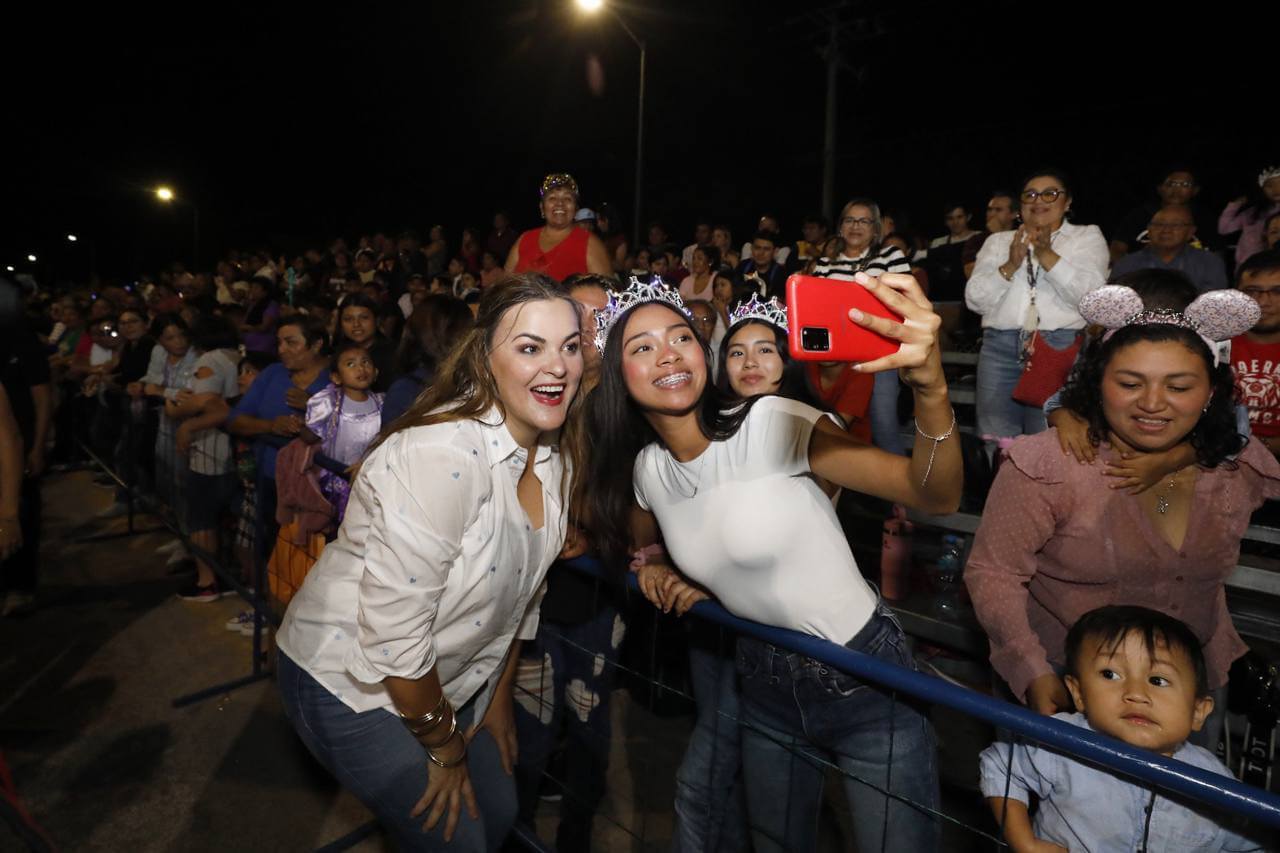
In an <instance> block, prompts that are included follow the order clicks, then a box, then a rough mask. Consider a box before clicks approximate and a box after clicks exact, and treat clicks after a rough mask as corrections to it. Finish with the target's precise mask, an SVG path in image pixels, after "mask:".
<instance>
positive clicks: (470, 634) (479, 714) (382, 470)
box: [278, 274, 582, 851]
mask: <svg viewBox="0 0 1280 853" xmlns="http://www.w3.org/2000/svg"><path fill="white" fill-rule="evenodd" d="M579 324H580V321H579V313H578V308H577V307H576V306H575V304H574V303H573V302H572V301H571V300H570V299H569V298H568V296H567V295H566V294H565V293H564V291H563V290H562V289H560V287H559V286H558V285H556V284H555V283H554V282H553V281H552V280H551V279H549V278H546V277H545V276H541V275H537V274H529V275H519V276H513V277H511V278H509V279H508V280H507V281H504V282H500V283H498V284H496V285H494V286H493V287H492V288H490V289H488V290H486V291H485V294H484V296H483V298H482V299H481V302H480V307H479V312H478V315H477V318H476V326H475V328H474V329H472V330H471V331H469V332H468V333H467V334H466V336H465V337H464V338H463V340H462V341H461V342H460V343H459V344H458V346H457V347H456V348H455V349H454V351H453V352H452V353H451V355H450V356H449V358H448V359H447V360H446V361H445V362H444V363H443V364H442V366H441V368H440V370H439V371H438V373H437V379H436V381H435V383H434V384H433V385H432V386H431V388H430V389H429V390H428V391H426V392H425V393H424V394H423V395H422V396H420V397H419V398H418V400H417V401H416V402H415V403H414V404H413V406H412V407H411V408H410V409H409V410H408V411H407V412H406V413H405V414H404V415H403V416H402V417H401V418H399V419H398V420H397V421H395V422H394V423H392V424H391V425H390V426H389V427H388V428H387V430H386V431H385V432H384V434H383V436H382V437H381V438H380V439H379V441H378V442H376V443H375V444H374V445H373V446H372V447H371V448H370V450H369V452H368V454H367V455H366V457H365V460H364V462H363V463H362V464H361V466H360V468H359V473H358V474H357V475H356V477H355V480H354V482H353V485H352V491H351V502H350V504H349V506H348V509H347V515H346V518H345V520H344V521H343V524H342V527H341V529H340V530H339V531H338V538H337V539H336V540H334V541H333V542H332V543H330V544H329V545H328V547H326V548H325V550H324V552H323V553H322V554H321V556H320V559H319V561H318V562H317V563H316V565H315V567H314V568H313V569H312V570H311V573H310V574H309V575H308V576H307V580H306V582H305V583H304V584H303V586H302V588H301V589H300V590H299V591H298V594H297V595H296V596H295V597H294V599H293V601H292V603H291V604H290V606H289V611H288V613H286V614H285V619H284V624H283V625H282V626H281V629H280V634H279V638H278V639H279V647H280V652H281V654H280V662H279V669H278V677H279V682H280V690H281V693H282V695H283V698H284V704H285V710H286V712H287V714H288V716H289V719H290V720H291V721H292V722H293V724H294V727H295V728H296V729H297V731H298V734H299V735H300V736H301V738H302V740H303V741H304V742H305V743H306V745H307V747H308V748H309V749H310V750H311V752H312V753H313V754H314V755H315V756H316V758H317V759H319V760H320V762H321V763H322V764H324V765H325V767H327V768H328V769H329V770H330V771H331V772H332V773H333V774H334V775H335V776H336V777H337V778H338V780H339V781H340V782H341V783H342V785H343V786H344V787H346V788H347V789H348V790H350V791H351V792H352V793H354V794H355V795H356V796H357V797H359V798H360V799H361V801H362V802H364V804H365V805H366V806H368V807H369V808H370V809H372V810H373V812H374V813H375V814H376V815H377V816H378V819H379V820H380V821H381V822H382V824H383V826H384V827H385V828H386V829H387V830H388V831H389V832H390V833H391V834H392V835H393V836H394V837H395V839H396V842H397V845H398V846H399V847H400V848H401V849H405V850H443V849H448V850H450V851H459V850H461V851H473V850H476V851H479V850H495V849H497V848H498V847H499V846H500V845H501V844H502V843H503V840H504V839H505V837H506V835H507V832H508V830H509V829H510V827H511V824H512V822H513V821H514V819H515V813H516V799H515V786H514V781H513V779H512V777H511V770H512V766H513V764H514V762H515V756H516V743H515V724H514V718H513V708H512V695H511V688H512V681H513V677H514V674H515V666H514V661H516V660H517V659H518V657H519V643H520V640H522V639H529V638H531V637H533V636H534V632H535V631H536V629H537V622H538V605H539V603H540V601H541V597H542V591H543V589H544V588H545V587H544V584H543V579H544V576H545V574H546V571H547V568H548V567H549V566H550V565H551V562H552V560H553V559H554V558H555V556H556V554H557V553H558V552H559V551H560V547H561V545H562V543H563V541H564V536H565V525H566V518H567V511H568V500H567V495H568V494H569V486H570V479H571V478H570V471H569V467H570V466H569V462H568V460H570V459H572V458H574V454H573V451H574V448H575V447H576V446H577V444H576V442H577V435H578V428H577V422H578V414H577V412H578V409H579V407H580V405H581V404H580V401H578V400H577V399H576V393H577V390H578V383H579V380H580V378H581V376H582V353H581V338H580V325H579Z"/></svg>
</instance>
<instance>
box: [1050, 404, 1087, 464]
mask: <svg viewBox="0 0 1280 853" xmlns="http://www.w3.org/2000/svg"><path fill="white" fill-rule="evenodd" d="M1048 421H1049V426H1051V427H1057V429H1058V444H1059V445H1061V446H1062V455H1063V456H1066V455H1067V454H1071V455H1072V456H1074V457H1075V458H1076V461H1077V462H1079V463H1080V464H1082V465H1089V464H1092V463H1093V460H1094V458H1095V457H1096V455H1097V451H1096V450H1095V449H1094V446H1093V442H1091V441H1090V440H1089V422H1088V421H1086V420H1085V419H1084V418H1082V417H1080V416H1079V415H1077V414H1076V413H1075V412H1073V411H1071V410H1070V409H1068V408H1065V407H1064V408H1060V409H1054V410H1053V411H1052V412H1050V413H1049V417H1048Z"/></svg>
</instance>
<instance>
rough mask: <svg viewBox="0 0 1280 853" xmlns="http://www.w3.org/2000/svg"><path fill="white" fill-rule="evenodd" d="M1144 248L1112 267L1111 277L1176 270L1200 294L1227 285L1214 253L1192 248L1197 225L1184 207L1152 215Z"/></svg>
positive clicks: (1224, 274) (1128, 255)
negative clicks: (1151, 270) (1139, 272)
mask: <svg viewBox="0 0 1280 853" xmlns="http://www.w3.org/2000/svg"><path fill="white" fill-rule="evenodd" d="M1147 234H1148V239H1147V245H1146V248H1143V249H1139V250H1138V251H1136V252H1130V253H1129V254H1127V255H1125V256H1124V257H1123V258H1121V259H1120V260H1118V261H1116V262H1115V263H1114V264H1112V267H1111V275H1112V276H1113V277H1115V276H1119V275H1124V274H1125V273H1127V272H1133V271H1134V270H1145V269H1164V270H1177V271H1178V272H1180V273H1182V274H1183V275H1185V276H1186V277H1187V278H1189V279H1191V281H1192V282H1193V283H1194V284H1195V286H1196V289H1197V290H1199V291H1200V292H1201V293H1204V292H1205V291H1206V290H1220V289H1221V288H1224V287H1226V286H1227V270H1226V268H1225V267H1224V266H1223V264H1222V259H1221V258H1219V257H1218V256H1217V255H1215V254H1214V253H1213V252H1206V251H1205V250H1204V249H1193V248H1192V247H1191V241H1192V239H1193V238H1194V237H1195V234H1196V223H1195V220H1194V219H1192V218H1191V209H1190V208H1189V207H1187V206H1186V205H1181V204H1179V205H1166V206H1164V207H1162V208H1160V209H1159V210H1157V211H1156V212H1155V214H1154V215H1152V217H1151V221H1150V222H1149V223H1148V224H1147Z"/></svg>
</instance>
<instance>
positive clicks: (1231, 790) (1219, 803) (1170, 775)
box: [565, 557, 1280, 827]
mask: <svg viewBox="0 0 1280 853" xmlns="http://www.w3.org/2000/svg"><path fill="white" fill-rule="evenodd" d="M565 565H567V566H569V567H571V568H573V569H574V570H576V571H580V572H583V573H585V574H588V575H592V576H594V577H596V578H600V579H601V580H604V581H606V582H614V583H616V582H617V578H616V576H613V575H611V574H610V573H609V572H608V570H607V569H605V567H604V566H603V565H601V563H600V562H599V561H598V560H596V559H594V558H591V557H579V558H577V559H576V560H571V561H568V562H566V564H565ZM627 585H628V587H630V588H632V589H636V590H638V589H639V587H638V586H637V584H636V578H635V576H634V575H630V574H628V576H627ZM689 612H690V613H692V614H693V615H695V616H697V617H699V618H701V619H706V620H708V621H710V622H714V623H715V624H717V625H721V626H723V627H726V628H730V629H732V630H734V631H737V632H738V633H739V634H746V635H749V636H752V637H755V638H757V639H760V640H763V641H765V642H767V643H772V644H773V645H775V646H778V647H780V648H784V649H789V650H791V651H794V652H798V653H800V654H802V655H806V656H808V657H811V658H813V659H814V660H816V661H819V662H821V663H825V664H827V665H829V666H832V667H835V668H836V669H838V670H840V671H842V672H846V673H849V674H850V675H856V676H857V677H859V678H861V679H864V680H866V681H869V682H873V683H875V684H880V685H883V686H885V687H888V688H890V689H893V690H898V691H901V692H903V693H905V694H908V695H910V696H913V697H916V698H918V699H922V700H924V701H926V702H929V703H932V704H935V705H941V706H943V707H947V708H951V709H953V710H956V711H960V712H962V713H964V714H967V715H969V716H971V717H976V718H978V719H981V720H984V721H986V722H988V723H990V724H992V725H993V726H997V727H1001V728H1004V729H1008V730H1009V731H1011V732H1013V733H1015V734H1018V735H1021V736H1023V737H1025V738H1027V739H1029V740H1033V741H1036V742H1037V743H1041V744H1044V745H1045V746H1049V747H1052V748H1054V749H1058V750H1060V751H1062V752H1064V753H1067V754H1069V755H1072V756H1075V757H1077V758H1080V759H1083V760H1085V761H1087V762H1089V763H1091V764H1094V765H1098V766H1100V767H1103V768H1106V769H1108V770H1113V771H1115V772H1117V773H1121V774H1123V775H1125V776H1128V777H1130V778H1132V779H1135V780H1137V781H1138V782H1141V783H1143V784H1144V785H1149V786H1153V787H1157V788H1161V789H1164V790H1166V791H1170V792H1172V793H1176V794H1181V795H1184V796H1187V797H1191V798H1193V799H1195V800H1198V801H1200V802H1203V803H1206V804H1208V805H1211V806H1215V807H1217V808H1220V809H1223V810H1225V811H1229V812H1232V813H1234V814H1239V815H1241V816H1243V817H1246V818H1248V819H1250V820H1256V821H1259V822H1261V823H1265V824H1267V825H1269V826H1273V827H1280V796H1277V795H1275V794H1272V793H1270V792H1268V791H1264V790H1262V789H1261V788H1255V787H1253V786H1251V785H1246V784H1244V783H1243V782H1240V781H1238V780H1236V779H1234V778H1232V777H1229V776H1221V775H1219V774H1216V773H1212V772H1210V771H1208V770H1202V769H1200V768H1198V767H1192V766H1191V765H1188V764H1185V763H1183V762H1181V761H1175V760H1173V759H1171V758H1165V757H1164V756H1162V755H1158V754H1156V753H1154V752H1148V751H1145V750H1141V749H1136V748H1134V747H1132V746H1129V745H1128V744H1126V743H1124V742H1123V741H1120V740H1116V739H1115V738H1112V737H1108V736H1106V735H1102V734H1097V733H1095V732H1092V731H1089V730H1087V729H1082V728H1080V727H1078V726H1073V725H1071V724H1070V723H1065V722H1062V721H1061V720H1055V719H1053V718H1052V717H1046V716H1043V715H1041V714H1037V713H1035V712H1033V711H1029V710H1027V709H1026V708H1023V707H1022V706H1020V705H1015V704H1013V703H1011V702H1005V701H1002V700H1000V699H994V698H992V697H990V696H987V695H984V694H982V693H978V692H976V691H973V690H969V689H966V688H964V687H960V686H958V685H956V684H952V683H951V682H949V681H945V680H943V679H941V678H937V677H935V676H931V675H925V674H923V673H920V672H914V671H912V670H909V669H905V668H903V667H900V666H896V665H894V664H891V663H886V662H884V661H881V660H879V659H877V658H874V657H871V656H870V655H866V654H863V653H862V652H855V651H852V650H850V649H846V648H844V647H843V646H838V645H836V644H835V643H832V642H829V641H827V640H823V639H820V638H818V637H814V636H811V635H809V634H803V633H801V632H799V631H792V630H789V629H786V628H775V627H772V626H769V625H761V624H759V623H757V622H750V621H748V620H746V619H740V618H738V617H737V616H734V615H733V614H732V613H730V612H729V611H727V610H725V609H724V607H722V606H721V605H719V604H717V603H715V602H714V601H700V602H698V603H697V604H695V605H694V606H693V607H692V609H691V610H690V611H689Z"/></svg>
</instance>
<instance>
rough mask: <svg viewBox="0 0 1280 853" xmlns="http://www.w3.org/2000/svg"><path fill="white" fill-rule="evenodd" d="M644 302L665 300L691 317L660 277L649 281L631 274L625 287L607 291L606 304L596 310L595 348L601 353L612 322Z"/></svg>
mask: <svg viewBox="0 0 1280 853" xmlns="http://www.w3.org/2000/svg"><path fill="white" fill-rule="evenodd" d="M645 302H665V303H666V304H667V305H670V306H671V307H672V308H674V309H676V310H677V311H679V312H680V313H681V314H683V315H684V316H685V317H687V318H689V319H690V320H692V319H693V317H692V315H690V314H689V309H687V308H685V307H684V300H683V299H681V298H680V294H679V292H678V291H675V290H672V289H671V288H668V287H667V286H666V285H664V284H663V283H662V279H661V278H660V277H658V276H654V277H653V279H652V280H651V281H647V282H644V281H641V280H640V279H638V278H636V277H635V276H632V277H631V284H630V285H628V287H627V289H626V290H623V291H617V290H611V291H609V302H608V304H606V305H605V306H604V307H603V308H601V309H600V310H599V311H597V312H596V349H598V350H600V352H601V353H603V352H604V347H605V344H607V343H608V342H609V331H610V330H611V329H612V328H613V324H614V323H616V322H617V321H618V318H619V317H621V316H622V315H623V314H625V313H626V312H627V311H630V310H631V309H632V308H634V307H636V306H637V305H642V304H644V303H645Z"/></svg>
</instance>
